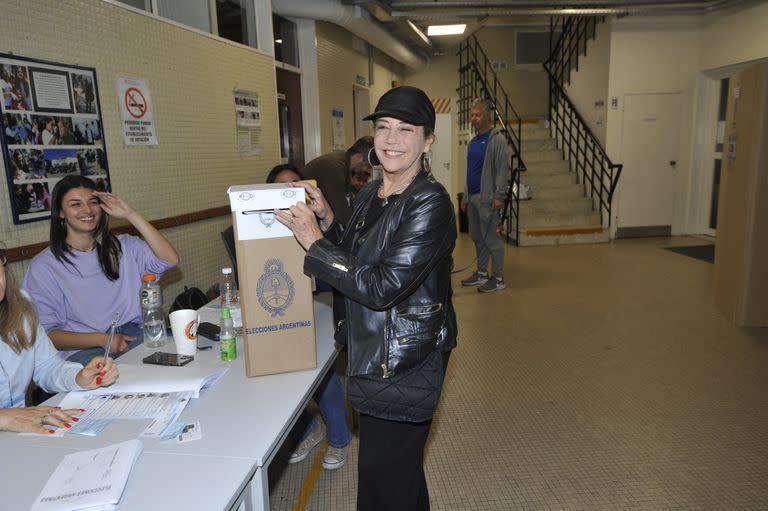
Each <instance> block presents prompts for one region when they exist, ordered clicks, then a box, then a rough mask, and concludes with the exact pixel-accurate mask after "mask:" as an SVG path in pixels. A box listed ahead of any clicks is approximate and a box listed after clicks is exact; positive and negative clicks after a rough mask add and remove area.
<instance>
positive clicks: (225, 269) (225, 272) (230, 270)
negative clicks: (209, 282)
mask: <svg viewBox="0 0 768 511" xmlns="http://www.w3.org/2000/svg"><path fill="white" fill-rule="evenodd" d="M221 273H223V274H224V275H229V274H230V273H232V268H222V269H221Z"/></svg>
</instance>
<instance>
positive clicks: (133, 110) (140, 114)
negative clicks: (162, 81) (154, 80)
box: [117, 76, 157, 146]
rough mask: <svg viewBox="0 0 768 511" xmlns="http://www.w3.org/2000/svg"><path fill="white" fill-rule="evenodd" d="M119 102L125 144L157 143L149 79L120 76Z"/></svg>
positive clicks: (118, 83) (118, 79)
mask: <svg viewBox="0 0 768 511" xmlns="http://www.w3.org/2000/svg"><path fill="white" fill-rule="evenodd" d="M117 102H118V104H119V105H120V119H121V121H122V131H123V141H124V142H125V145H130V146H141V145H157V135H156V133H155V123H154V120H153V116H154V112H153V111H152V97H151V95H150V94H149V84H148V83H147V81H146V80H143V79H141V78H126V77H124V76H118V77H117Z"/></svg>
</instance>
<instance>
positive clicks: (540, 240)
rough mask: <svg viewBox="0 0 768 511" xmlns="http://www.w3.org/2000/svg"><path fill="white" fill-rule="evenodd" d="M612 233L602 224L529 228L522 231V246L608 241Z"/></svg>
mask: <svg viewBox="0 0 768 511" xmlns="http://www.w3.org/2000/svg"><path fill="white" fill-rule="evenodd" d="M609 241H610V234H609V233H608V229H607V228H605V227H603V226H601V225H586V226H573V227H554V228H544V229H527V230H521V231H520V246H521V247H531V246H545V245H575V244H584V243H608V242H609Z"/></svg>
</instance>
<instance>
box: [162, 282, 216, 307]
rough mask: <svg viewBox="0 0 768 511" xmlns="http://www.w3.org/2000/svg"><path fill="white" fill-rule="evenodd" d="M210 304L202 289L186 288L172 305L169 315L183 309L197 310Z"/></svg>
mask: <svg viewBox="0 0 768 511" xmlns="http://www.w3.org/2000/svg"><path fill="white" fill-rule="evenodd" d="M206 303H208V299H207V298H206V296H205V293H203V292H202V291H201V290H200V288H197V287H187V286H184V291H183V292H182V293H179V296H177V297H176V299H175V300H174V301H173V303H172V304H171V308H170V309H169V310H168V314H170V313H171V312H173V311H177V310H181V309H193V310H197V309H199V308H200V307H202V306H203V305H205V304H206Z"/></svg>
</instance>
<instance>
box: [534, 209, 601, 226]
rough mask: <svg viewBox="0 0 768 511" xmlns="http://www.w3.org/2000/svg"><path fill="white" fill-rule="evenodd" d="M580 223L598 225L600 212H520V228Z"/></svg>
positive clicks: (576, 224)
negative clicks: (531, 213) (527, 213)
mask: <svg viewBox="0 0 768 511" xmlns="http://www.w3.org/2000/svg"><path fill="white" fill-rule="evenodd" d="M581 225H600V213H597V212H590V213H578V214H549V215H526V214H525V212H521V214H520V230H521V231H522V230H526V231H527V230H529V229H538V228H546V227H558V228H559V227H577V226H581Z"/></svg>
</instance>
